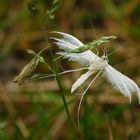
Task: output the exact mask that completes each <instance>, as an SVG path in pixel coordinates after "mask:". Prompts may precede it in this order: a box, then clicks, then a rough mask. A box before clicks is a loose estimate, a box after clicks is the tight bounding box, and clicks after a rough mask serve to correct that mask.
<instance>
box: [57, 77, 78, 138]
mask: <svg viewBox="0 0 140 140" xmlns="http://www.w3.org/2000/svg"><path fill="white" fill-rule="evenodd" d="M56 81H57V83H58V86H59V89H60V92H61V97H62V100H63V104H64V107H65V111H66V114H67V117H68V122H69V125H70V127H71V130H72V133H73V140H76V139H77V136H76V130H75V127H74V125H73V122H72V119H71V116H70V112H69V109H68V106H67V102H66V99H65V95H64V92H63V89H62V86H61V83H60V80H59V78H58V76H57V75H56Z"/></svg>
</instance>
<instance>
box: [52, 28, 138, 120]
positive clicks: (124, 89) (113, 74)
mask: <svg viewBox="0 0 140 140" xmlns="http://www.w3.org/2000/svg"><path fill="white" fill-rule="evenodd" d="M53 33H57V34H60V35H61V36H62V38H53V39H54V40H55V42H54V43H55V44H56V45H58V46H59V48H60V49H62V50H63V51H62V52H59V54H60V55H61V56H63V57H64V58H68V59H69V60H72V61H78V62H79V63H80V64H82V65H84V66H87V67H88V71H87V72H86V73H84V74H83V75H82V76H80V77H79V78H78V79H77V81H76V82H75V83H74V84H73V86H72V88H71V93H73V92H74V91H75V90H76V89H77V88H78V87H79V86H81V85H82V84H83V83H84V82H85V81H86V80H87V79H88V77H90V76H91V75H92V74H93V73H95V72H98V73H97V75H96V76H95V77H94V79H93V80H92V81H91V83H90V84H89V86H88V87H87V89H86V90H85V91H84V93H83V94H82V97H81V100H80V103H79V106H78V121H79V110H80V105H81V101H82V99H83V96H84V94H85V93H86V91H87V90H88V88H89V87H90V86H91V85H92V83H93V82H94V81H95V79H96V78H97V77H98V75H99V74H102V76H103V77H104V78H105V79H106V80H107V81H108V82H109V83H110V84H111V85H112V87H113V88H114V89H115V90H117V91H119V92H121V93H122V94H123V95H124V96H127V97H128V98H129V102H131V94H132V93H136V94H137V96H138V99H139V103H140V89H139V87H138V86H137V84H136V83H135V82H134V81H133V80H131V79H130V78H128V77H127V76H125V75H124V74H122V73H120V72H119V71H117V70H116V69H115V68H113V67H112V66H111V65H109V64H108V60H107V59H106V57H104V58H103V57H99V56H97V55H96V54H94V53H93V52H92V51H91V50H90V49H91V48H90V47H87V48H86V49H85V50H84V49H83V50H84V51H81V52H77V53H76V52H75V50H80V48H83V47H84V46H85V45H84V44H83V43H82V42H81V41H80V40H78V39H77V38H75V37H74V36H72V35H69V34H66V33H63V32H56V31H54V32H53ZM114 38H115V37H114ZM107 41H108V40H107ZM101 44H102V43H101ZM91 46H92V45H91ZM97 46H98V45H95V46H94V45H93V47H97ZM81 50H82V49H81Z"/></svg>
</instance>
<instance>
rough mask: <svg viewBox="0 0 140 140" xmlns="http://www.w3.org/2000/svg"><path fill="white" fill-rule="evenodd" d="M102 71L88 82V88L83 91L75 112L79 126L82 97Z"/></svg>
mask: <svg viewBox="0 0 140 140" xmlns="http://www.w3.org/2000/svg"><path fill="white" fill-rule="evenodd" d="M102 71H103V69H101V70H100V71H99V72H98V73H97V75H96V76H95V77H94V79H93V80H92V81H91V82H90V84H89V85H88V87H87V88H86V89H85V91H84V92H83V94H82V96H81V98H80V101H79V105H78V111H77V119H78V124H79V122H80V121H79V116H80V108H81V104H82V100H83V97H84V95H85V94H86V92H87V90H88V89H89V88H90V86H91V85H92V84H93V82H94V81H95V80H96V78H97V77H98V76H99V75H100V73H101V72H102Z"/></svg>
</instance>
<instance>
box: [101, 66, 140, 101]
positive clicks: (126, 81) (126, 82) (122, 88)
mask: <svg viewBox="0 0 140 140" xmlns="http://www.w3.org/2000/svg"><path fill="white" fill-rule="evenodd" d="M103 76H104V77H105V78H106V79H107V80H108V81H109V82H110V83H111V84H112V86H113V87H114V89H116V90H117V91H119V92H121V93H122V94H123V95H125V96H127V97H129V101H130V103H131V94H132V93H134V92H135V93H136V94H137V96H138V99H139V103H140V89H139V87H138V86H137V84H136V83H135V82H134V81H132V80H131V79H130V78H128V77H127V76H125V75H123V74H122V73H120V72H119V71H117V70H116V69H114V68H113V67H112V66H110V65H108V66H107V67H106V68H105V69H104V71H103Z"/></svg>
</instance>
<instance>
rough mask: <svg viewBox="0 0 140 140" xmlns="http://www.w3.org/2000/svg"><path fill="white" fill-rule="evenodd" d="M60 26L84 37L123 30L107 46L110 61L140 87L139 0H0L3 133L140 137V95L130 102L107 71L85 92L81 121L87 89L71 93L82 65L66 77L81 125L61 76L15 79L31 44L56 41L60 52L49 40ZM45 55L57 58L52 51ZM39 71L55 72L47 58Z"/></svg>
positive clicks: (34, 137)
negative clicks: (106, 76) (105, 76)
mask: <svg viewBox="0 0 140 140" xmlns="http://www.w3.org/2000/svg"><path fill="white" fill-rule="evenodd" d="M53 30H57V31H63V32H66V33H69V34H72V35H74V36H75V37H77V38H78V39H80V40H81V41H82V42H84V43H87V42H88V41H92V40H93V39H97V38H99V37H101V36H103V35H116V36H118V38H117V40H114V41H112V42H111V43H109V44H105V45H104V46H105V47H106V48H107V50H108V53H111V52H114V51H115V52H114V53H113V54H112V55H110V56H109V60H110V62H109V63H110V64H111V65H112V66H113V67H115V68H116V69H118V70H119V71H121V72H122V73H124V74H125V75H127V76H128V77H130V78H131V79H133V80H134V81H135V82H136V83H137V84H138V85H139V86H140V62H139V61H140V46H139V44H140V1H139V0H98V1H96V0H86V1H81V0H54V1H53V0H20V1H19V0H0V140H38V139H40V140H71V139H78V140H127V139H128V140H139V139H140V125H139V124H140V106H139V104H138V99H137V97H136V96H135V95H134V96H133V98H132V99H133V100H132V103H131V104H129V102H128V99H127V98H125V97H124V96H122V95H121V93H117V92H116V91H115V90H113V88H112V87H111V85H110V84H108V83H107V82H106V81H105V80H103V78H102V77H101V76H99V77H98V79H97V80H96V82H95V83H94V84H93V85H92V86H91V88H90V89H89V90H88V92H87V94H86V96H85V98H84V101H83V103H82V106H81V110H80V124H79V125H78V124H77V106H78V103H79V99H80V96H78V95H72V94H71V93H70V89H71V86H72V84H73V83H74V81H75V80H76V79H77V78H78V77H79V76H80V74H81V72H75V73H70V74H66V75H63V76H61V77H60V78H61V79H60V81H61V85H62V87H63V92H64V93H65V98H66V101H67V104H68V108H69V111H70V116H71V118H72V122H73V125H74V128H75V129H74V132H73V131H71V127H70V125H69V121H68V119H67V115H66V113H65V109H64V105H63V102H62V99H61V93H60V90H59V87H58V85H57V83H56V80H55V78H46V79H43V80H36V81H27V82H25V83H24V84H23V85H21V86H19V87H18V86H17V84H15V83H13V82H12V79H13V77H14V76H15V75H17V74H18V73H19V72H20V70H21V69H22V68H23V66H24V65H25V64H27V63H28V62H29V61H30V60H31V58H32V56H31V55H29V54H27V53H26V51H25V49H32V50H34V51H36V52H38V51H39V50H40V49H42V48H44V47H46V46H47V45H48V43H50V45H51V50H52V52H53V53H54V54H55V52H57V51H58V48H57V47H56V46H55V45H54V44H52V43H51V40H49V37H50V36H52V34H50V32H51V31H53ZM102 54H103V52H102V50H100V55H102ZM43 56H44V57H45V59H46V60H47V62H48V63H49V64H50V65H51V58H50V53H49V50H46V51H45V52H44V53H43ZM57 64H58V65H61V66H62V67H63V69H65V70H68V69H76V68H80V67H81V66H80V65H79V64H78V63H76V62H68V61H67V60H60V61H58V62H57ZM59 70H60V71H61V69H60V67H59ZM35 73H51V72H50V71H49V69H48V67H47V66H46V65H42V64H40V65H39V66H38V68H37V69H36V71H35ZM87 85H88V83H85V85H84V86H83V89H84V88H85V87H87ZM83 89H82V88H80V89H79V90H78V91H77V93H81V92H82V91H83ZM75 135H76V137H75Z"/></svg>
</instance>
